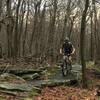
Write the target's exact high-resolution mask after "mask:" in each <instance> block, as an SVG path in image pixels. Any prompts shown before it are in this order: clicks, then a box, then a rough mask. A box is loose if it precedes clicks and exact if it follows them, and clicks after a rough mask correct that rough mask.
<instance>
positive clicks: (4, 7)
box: [0, 0, 100, 60]
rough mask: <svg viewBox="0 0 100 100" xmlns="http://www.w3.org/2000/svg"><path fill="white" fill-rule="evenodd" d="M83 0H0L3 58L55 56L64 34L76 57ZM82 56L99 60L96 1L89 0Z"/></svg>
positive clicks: (99, 7)
mask: <svg viewBox="0 0 100 100" xmlns="http://www.w3.org/2000/svg"><path fill="white" fill-rule="evenodd" d="M84 5H85V0H0V53H1V55H2V56H6V57H23V56H28V55H32V56H40V55H49V56H53V57H57V56H58V55H59V49H60V47H61V44H62V41H63V39H64V37H65V36H68V37H69V38H70V40H71V42H72V43H73V44H74V46H75V48H76V53H75V59H76V60H79V56H80V52H79V51H80V29H81V18H82V12H83V10H84ZM85 31H86V33H85V57H86V59H87V60H89V59H95V58H97V59H100V46H99V42H100V1H99V0H90V1H89V8H88V11H87V17H86V30H85Z"/></svg>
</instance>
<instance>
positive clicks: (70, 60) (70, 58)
mask: <svg viewBox="0 0 100 100" xmlns="http://www.w3.org/2000/svg"><path fill="white" fill-rule="evenodd" d="M69 65H70V71H71V70H72V57H71V56H69Z"/></svg>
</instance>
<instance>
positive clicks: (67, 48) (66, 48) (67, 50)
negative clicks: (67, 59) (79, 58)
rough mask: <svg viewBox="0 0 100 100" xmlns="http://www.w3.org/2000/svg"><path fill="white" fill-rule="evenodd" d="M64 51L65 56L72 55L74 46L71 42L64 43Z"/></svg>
mask: <svg viewBox="0 0 100 100" xmlns="http://www.w3.org/2000/svg"><path fill="white" fill-rule="evenodd" d="M62 50H63V53H64V55H68V54H71V53H72V51H73V45H72V44H71V42H68V43H63V45H62Z"/></svg>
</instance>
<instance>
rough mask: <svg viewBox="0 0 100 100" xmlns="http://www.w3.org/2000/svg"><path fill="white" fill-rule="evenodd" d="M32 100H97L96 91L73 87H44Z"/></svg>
mask: <svg viewBox="0 0 100 100" xmlns="http://www.w3.org/2000/svg"><path fill="white" fill-rule="evenodd" d="M34 100H97V99H96V91H94V90H92V91H89V90H87V89H81V88H75V87H74V88H73V87H64V86H60V87H46V88H44V89H43V90H42V93H41V95H40V96H38V97H35V99H34Z"/></svg>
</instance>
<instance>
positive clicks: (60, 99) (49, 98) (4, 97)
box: [0, 60, 100, 100]
mask: <svg viewBox="0 0 100 100" xmlns="http://www.w3.org/2000/svg"><path fill="white" fill-rule="evenodd" d="M4 66H5V68H3V67H4ZM87 66H88V67H87V74H88V75H87V78H88V86H89V89H83V88H82V84H81V82H80V81H78V84H77V85H76V84H75V85H68V86H66V85H65V84H63V85H62V84H61V85H57V86H48V85H45V86H44V87H42V88H39V89H40V90H41V91H39V92H38V93H37V91H36V90H33V89H32V90H31V91H29V92H22V91H10V92H9V91H2V89H1V88H0V100H100V98H99V96H98V95H100V75H99V74H98V73H100V69H99V68H100V67H94V64H93V63H92V62H89V63H87ZM0 68H1V69H2V68H3V73H7V72H8V69H15V70H17V69H29V68H30V69H34V64H33V63H32V62H28V63H26V62H24V61H19V62H17V63H16V64H15V65H11V64H10V63H9V61H5V60H1V61H0ZM35 68H36V67H35ZM80 69H81V67H80V65H78V64H75V65H74V66H73V73H74V72H75V74H73V73H72V75H69V76H67V77H62V75H61V71H60V70H59V68H58V67H56V65H52V66H50V65H49V67H47V69H46V72H45V75H43V76H41V78H39V79H35V80H33V79H32V80H24V79H23V78H21V79H20V80H19V79H18V78H17V79H12V78H11V79H8V78H7V77H6V82H9V83H14V84H19V85H22V84H24V83H26V82H27V83H28V84H29V85H31V87H33V86H35V85H40V84H41V82H40V81H41V80H48V79H50V80H52V81H53V80H54V81H55V80H59V81H64V80H69V79H71V80H73V79H74V78H75V79H77V78H78V79H79V80H80V77H81V74H77V73H76V72H77V71H80ZM2 81H4V82H5V80H2V79H1V80H0V83H1V82H2ZM9 85H10V84H9ZM37 88H38V87H37ZM25 96H26V97H25Z"/></svg>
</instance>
